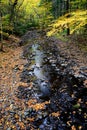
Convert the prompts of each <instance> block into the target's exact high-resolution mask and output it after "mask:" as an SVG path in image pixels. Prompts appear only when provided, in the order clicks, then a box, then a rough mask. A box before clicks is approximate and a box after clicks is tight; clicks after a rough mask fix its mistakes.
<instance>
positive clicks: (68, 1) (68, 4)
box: [66, 0, 70, 36]
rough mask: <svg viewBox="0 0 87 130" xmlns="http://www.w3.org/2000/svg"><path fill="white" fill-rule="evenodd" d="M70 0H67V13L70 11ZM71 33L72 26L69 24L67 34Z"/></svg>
mask: <svg viewBox="0 0 87 130" xmlns="http://www.w3.org/2000/svg"><path fill="white" fill-rule="evenodd" d="M69 6H70V0H67V1H66V13H69ZM68 35H70V28H69V26H68V24H67V36H68Z"/></svg>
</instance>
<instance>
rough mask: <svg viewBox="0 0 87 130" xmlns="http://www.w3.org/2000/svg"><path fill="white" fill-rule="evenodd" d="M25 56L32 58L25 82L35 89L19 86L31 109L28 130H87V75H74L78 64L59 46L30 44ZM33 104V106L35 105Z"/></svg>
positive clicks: (27, 116)
mask: <svg viewBox="0 0 87 130" xmlns="http://www.w3.org/2000/svg"><path fill="white" fill-rule="evenodd" d="M24 56H25V57H26V58H27V59H28V63H27V64H26V65H25V68H24V71H23V73H22V74H21V81H23V82H27V83H32V87H31V86H29V87H25V88H24V87H23V86H19V87H18V92H17V97H18V98H20V99H21V100H25V101H26V104H27V103H28V104H29V100H32V103H31V106H27V107H28V109H26V110H25V111H24V117H25V120H27V119H28V118H29V117H32V118H34V119H33V121H32V123H30V122H29V121H28V122H27V125H28V124H29V125H30V126H29V128H28V129H40V130H68V129H69V130H70V129H72V130H86V128H87V120H86V119H87V114H86V112H87V109H86V105H87V95H86V94H87V93H86V92H87V88H86V87H85V86H84V84H83V82H84V80H86V78H87V77H86V75H82V74H78V75H76V74H74V71H73V69H72V67H73V66H75V65H76V63H75V62H74V61H69V59H68V58H65V57H64V56H62V55H61V54H60V51H59V50H58V49H57V47H56V45H53V46H50V45H48V44H39V43H36V44H34V45H28V46H27V48H25V51H24ZM32 104H33V105H32Z"/></svg>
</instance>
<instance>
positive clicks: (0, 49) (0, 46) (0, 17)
mask: <svg viewBox="0 0 87 130" xmlns="http://www.w3.org/2000/svg"><path fill="white" fill-rule="evenodd" d="M0 23H1V25H0V26H1V39H0V40H1V45H0V51H3V27H2V12H0Z"/></svg>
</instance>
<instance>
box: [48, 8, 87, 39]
mask: <svg viewBox="0 0 87 130" xmlns="http://www.w3.org/2000/svg"><path fill="white" fill-rule="evenodd" d="M68 16H69V17H68ZM86 24H87V11H82V10H78V11H76V12H71V13H70V14H65V15H64V16H61V17H60V18H59V19H58V20H56V21H55V23H53V24H52V25H50V26H51V27H52V30H51V31H49V32H48V33H47V35H48V36H51V35H53V34H55V33H59V32H62V31H63V30H64V29H67V28H70V34H72V33H74V32H75V31H77V30H79V29H80V28H81V27H83V26H84V25H86Z"/></svg>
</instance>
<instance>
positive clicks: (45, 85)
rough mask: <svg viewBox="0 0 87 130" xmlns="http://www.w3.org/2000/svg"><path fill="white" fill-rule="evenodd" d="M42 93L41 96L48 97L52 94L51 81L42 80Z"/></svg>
mask: <svg viewBox="0 0 87 130" xmlns="http://www.w3.org/2000/svg"><path fill="white" fill-rule="evenodd" d="M40 91H41V95H40V98H46V97H49V96H50V95H51V89H50V83H49V82H48V83H46V82H42V83H41V84H40Z"/></svg>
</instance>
